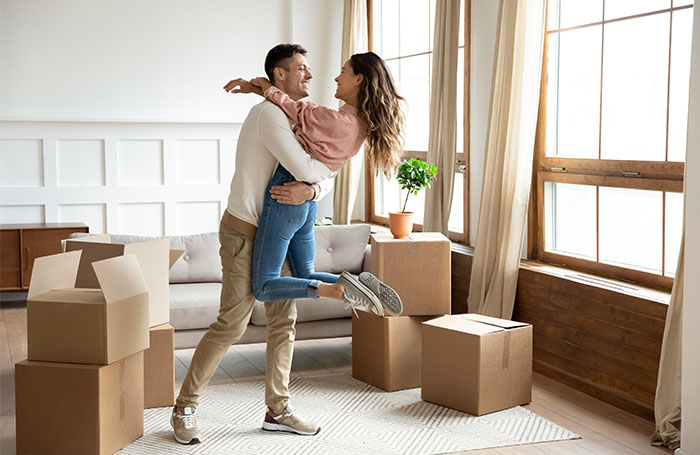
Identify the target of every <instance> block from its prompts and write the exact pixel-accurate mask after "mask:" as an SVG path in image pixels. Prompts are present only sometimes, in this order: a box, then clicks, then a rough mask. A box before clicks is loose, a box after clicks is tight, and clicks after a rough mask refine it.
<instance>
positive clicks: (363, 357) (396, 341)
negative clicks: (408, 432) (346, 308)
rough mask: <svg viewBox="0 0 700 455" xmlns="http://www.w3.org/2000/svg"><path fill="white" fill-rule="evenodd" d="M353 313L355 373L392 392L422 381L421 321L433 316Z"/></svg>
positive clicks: (356, 377) (353, 368)
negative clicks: (386, 315) (384, 315)
mask: <svg viewBox="0 0 700 455" xmlns="http://www.w3.org/2000/svg"><path fill="white" fill-rule="evenodd" d="M358 314H359V318H358V317H357V316H355V315H354V314H353V315H352V377H353V378H355V379H359V380H360V381H364V382H366V383H368V384H372V385H373V386H375V387H379V388H380V389H383V390H386V391H387V392H393V391H395V390H402V389H412V388H415V387H420V385H421V368H420V366H421V322H423V321H426V320H428V319H430V318H431V316H389V317H382V316H377V315H376V314H374V313H368V312H365V311H360V312H358Z"/></svg>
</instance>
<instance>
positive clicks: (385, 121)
mask: <svg viewBox="0 0 700 455" xmlns="http://www.w3.org/2000/svg"><path fill="white" fill-rule="evenodd" d="M335 81H336V83H337V85H338V87H337V89H336V92H335V97H336V98H338V99H340V100H342V101H344V102H345V103H346V104H345V106H343V107H341V108H340V110H334V109H330V108H326V107H323V106H317V105H316V104H314V103H311V102H308V101H294V100H292V99H291V98H289V96H287V95H286V94H285V93H284V92H282V91H281V90H279V89H278V88H276V87H275V86H274V85H272V84H271V83H270V82H269V80H267V79H265V78H255V79H253V80H251V81H250V82H249V83H246V82H244V81H241V80H237V82H236V83H235V84H234V81H232V82H231V83H229V84H228V85H227V86H226V87H224V89H225V90H227V91H230V92H232V93H250V92H254V93H258V94H259V95H262V96H264V97H265V98H267V99H268V100H269V101H271V102H273V103H274V104H276V105H277V106H279V107H280V108H281V109H282V111H283V112H284V113H285V115H287V117H288V118H289V119H290V120H291V121H292V122H293V123H295V126H294V134H295V136H296V138H297V140H298V141H299V143H300V144H301V146H302V147H303V148H304V150H305V151H306V152H307V153H308V154H309V155H310V156H311V157H312V158H314V159H316V160H318V161H320V162H322V163H323V164H325V165H326V166H327V167H328V168H329V169H331V170H332V171H338V170H340V169H341V168H342V167H343V165H344V164H345V162H346V161H347V160H348V159H349V158H351V157H352V156H354V155H355V154H356V153H357V152H358V151H359V149H360V147H361V146H362V144H363V143H364V142H365V141H366V142H367V153H368V156H369V162H370V164H371V165H372V167H373V168H374V169H379V168H382V169H383V171H384V173H385V175H387V177H389V176H390V175H391V174H392V173H393V171H395V169H396V168H397V167H398V165H399V163H400V158H401V152H402V137H403V125H404V116H403V112H402V110H401V107H400V102H401V100H403V98H401V96H399V95H398V93H397V91H396V88H395V86H394V83H393V80H392V77H391V73H390V72H389V69H388V68H387V66H386V63H385V62H384V61H383V60H382V59H381V58H380V57H379V56H377V55H376V54H374V53H372V52H368V53H364V54H355V55H353V56H352V57H351V58H350V59H349V60H348V61H347V62H345V64H344V65H343V68H342V70H341V72H340V75H339V76H338V77H336V78H335ZM235 86H239V87H240V88H238V89H236V88H234V87H235ZM293 180H294V177H293V176H292V175H291V174H290V173H289V172H288V171H287V170H286V169H285V168H284V167H282V166H278V168H277V171H276V172H275V174H274V175H273V177H272V179H271V180H270V183H269V185H268V188H267V193H266V195H265V202H264V205H263V212H262V214H261V216H260V220H259V224H258V229H257V232H256V236H255V245H254V249H253V271H252V284H253V293H254V295H255V297H256V298H257V299H258V300H261V301H272V300H280V299H290V298H302V297H315V298H317V297H329V298H333V299H338V300H350V301H351V303H359V302H354V301H353V299H352V298H349V296H347V295H346V293H345V289H346V286H345V285H344V283H347V282H348V281H349V280H354V279H355V278H354V277H353V276H352V275H350V274H349V273H348V272H343V273H342V274H341V275H340V276H338V275H334V274H329V273H317V272H315V271H314V268H313V266H314V255H315V241H314V231H313V229H314V221H315V220H316V213H317V202H316V201H307V202H305V203H303V204H301V205H285V204H280V203H278V202H277V201H276V200H274V199H273V198H272V197H271V195H270V188H271V187H273V186H278V185H284V184H285V183H286V182H290V181H293ZM285 257H288V258H289V264H290V267H291V269H292V274H293V277H282V276H280V273H281V268H282V264H283V262H284V259H285ZM359 279H360V282H361V283H362V284H364V285H365V286H367V287H368V288H369V289H370V290H371V291H373V292H374V293H375V294H376V295H377V296H378V297H379V299H378V300H379V302H381V304H382V305H384V308H385V309H386V310H387V311H389V312H390V313H392V314H400V313H401V311H402V304H401V299H400V298H399V296H398V294H397V293H396V292H395V291H394V290H393V289H391V288H390V287H389V286H387V285H385V284H384V283H382V282H381V281H379V280H378V279H377V278H376V277H374V276H373V275H372V274H370V273H367V272H365V273H362V274H360V277H359ZM368 297H369V299H368V300H372V299H371V297H372V296H371V295H370V296H368ZM374 301H375V312H376V313H378V314H383V311H382V308H381V306H379V305H377V304H376V303H377V302H376V299H374ZM378 306H379V308H377V307H378ZM353 310H354V307H353Z"/></svg>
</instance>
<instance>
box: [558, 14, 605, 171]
mask: <svg viewBox="0 0 700 455" xmlns="http://www.w3.org/2000/svg"><path fill="white" fill-rule="evenodd" d="M601 27H602V26H600V25H598V26H594V27H586V28H583V29H578V30H570V31H566V32H561V33H553V34H550V35H549V52H548V55H549V62H548V68H547V71H548V83H547V156H563V157H574V158H598V138H599V133H598V131H599V125H600V49H601V36H602V30H601Z"/></svg>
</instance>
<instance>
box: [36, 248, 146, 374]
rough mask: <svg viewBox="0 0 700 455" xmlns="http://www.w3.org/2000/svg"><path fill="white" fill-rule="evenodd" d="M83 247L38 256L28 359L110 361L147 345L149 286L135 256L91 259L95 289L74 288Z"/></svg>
mask: <svg viewBox="0 0 700 455" xmlns="http://www.w3.org/2000/svg"><path fill="white" fill-rule="evenodd" d="M80 259H81V252H80V251H72V252H69V253H61V254H55V255H51V256H44V257H40V258H37V259H36V260H35V262H34V269H33V271H32V278H31V282H30V284H29V292H28V294H27V345H28V346H27V351H28V358H29V360H35V361H48V362H68V363H86V364H95V365H108V364H110V363H113V362H116V361H117V360H120V359H123V358H125V357H128V356H130V355H132V354H134V353H136V352H139V351H143V350H144V349H147V348H148V345H149V344H148V288H147V287H146V281H145V279H144V277H143V274H142V273H141V268H140V267H139V263H138V261H137V259H136V257H135V256H134V255H131V254H130V255H126V256H119V257H114V258H110V259H105V260H102V261H96V262H93V263H92V264H90V267H91V268H93V270H94V275H95V278H96V280H97V289H81V288H75V287H74V285H75V281H76V276H77V274H78V266H79V264H80Z"/></svg>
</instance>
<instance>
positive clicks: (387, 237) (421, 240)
mask: <svg viewBox="0 0 700 455" xmlns="http://www.w3.org/2000/svg"><path fill="white" fill-rule="evenodd" d="M370 243H371V245H372V266H371V271H372V273H373V274H374V275H376V277H377V278H379V279H380V280H382V281H384V282H385V283H386V284H388V285H389V286H391V287H392V288H394V290H395V291H396V292H398V294H399V296H401V301H402V302H403V313H401V314H402V315H404V316H431V315H436V314H450V313H451V312H452V286H451V283H452V278H451V275H450V273H451V264H452V258H451V252H450V241H449V239H448V238H447V237H445V236H444V235H442V234H440V233H439V232H412V233H411V234H410V236H409V238H406V239H395V238H394V237H393V236H392V235H391V234H386V233H376V234H372V235H371V242H370Z"/></svg>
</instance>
